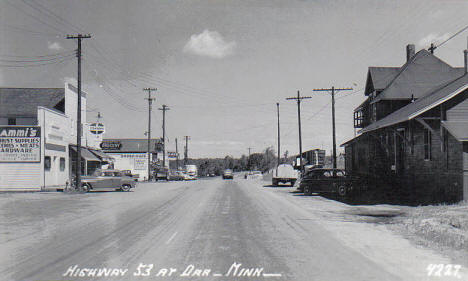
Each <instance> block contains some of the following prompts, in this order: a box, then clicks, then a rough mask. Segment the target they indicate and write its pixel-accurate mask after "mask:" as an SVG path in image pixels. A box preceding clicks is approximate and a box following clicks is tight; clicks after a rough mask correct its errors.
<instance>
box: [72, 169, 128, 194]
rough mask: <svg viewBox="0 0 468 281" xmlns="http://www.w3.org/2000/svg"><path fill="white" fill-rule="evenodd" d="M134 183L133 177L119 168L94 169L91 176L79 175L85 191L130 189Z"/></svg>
mask: <svg viewBox="0 0 468 281" xmlns="http://www.w3.org/2000/svg"><path fill="white" fill-rule="evenodd" d="M135 185H136V183H135V181H134V179H133V178H131V177H128V176H126V175H125V174H124V173H122V171H119V170H96V171H94V173H93V175H92V176H82V177H81V186H82V187H83V189H84V191H86V192H89V191H91V190H109V189H113V190H121V191H130V189H131V188H135Z"/></svg>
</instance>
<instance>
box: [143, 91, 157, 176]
mask: <svg viewBox="0 0 468 281" xmlns="http://www.w3.org/2000/svg"><path fill="white" fill-rule="evenodd" d="M143 91H147V92H148V97H147V98H145V100H148V181H150V179H151V105H152V104H153V100H154V98H152V97H151V91H156V88H144V89H143Z"/></svg>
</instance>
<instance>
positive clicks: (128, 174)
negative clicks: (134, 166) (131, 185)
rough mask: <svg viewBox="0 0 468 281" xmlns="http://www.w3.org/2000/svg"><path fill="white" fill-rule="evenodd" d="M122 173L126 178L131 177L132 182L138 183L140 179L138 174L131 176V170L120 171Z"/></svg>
mask: <svg viewBox="0 0 468 281" xmlns="http://www.w3.org/2000/svg"><path fill="white" fill-rule="evenodd" d="M122 173H123V174H124V175H126V176H127V177H131V178H132V179H133V180H134V181H138V179H139V178H140V175H139V174H132V171H131V170H122Z"/></svg>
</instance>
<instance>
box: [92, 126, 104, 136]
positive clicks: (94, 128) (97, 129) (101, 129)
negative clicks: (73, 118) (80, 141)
mask: <svg viewBox="0 0 468 281" xmlns="http://www.w3.org/2000/svg"><path fill="white" fill-rule="evenodd" d="M89 130H90V132H91V133H92V134H95V135H100V134H103V133H104V132H105V129H104V124H102V123H92V124H90V125H89Z"/></svg>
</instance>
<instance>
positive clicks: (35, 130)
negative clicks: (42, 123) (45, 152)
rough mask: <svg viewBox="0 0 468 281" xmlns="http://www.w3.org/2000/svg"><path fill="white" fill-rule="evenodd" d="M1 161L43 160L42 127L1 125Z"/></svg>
mask: <svg viewBox="0 0 468 281" xmlns="http://www.w3.org/2000/svg"><path fill="white" fill-rule="evenodd" d="M0 162H41V128H40V127H36V126H0Z"/></svg>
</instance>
